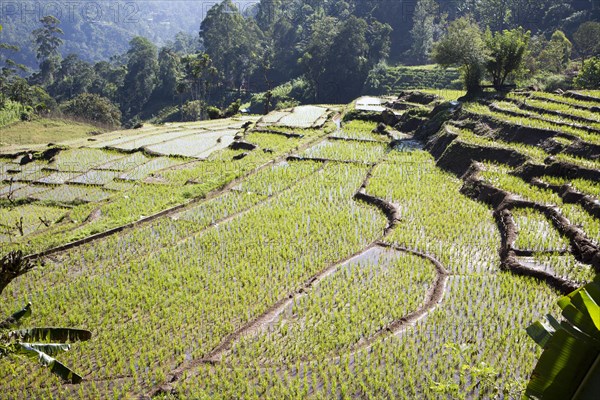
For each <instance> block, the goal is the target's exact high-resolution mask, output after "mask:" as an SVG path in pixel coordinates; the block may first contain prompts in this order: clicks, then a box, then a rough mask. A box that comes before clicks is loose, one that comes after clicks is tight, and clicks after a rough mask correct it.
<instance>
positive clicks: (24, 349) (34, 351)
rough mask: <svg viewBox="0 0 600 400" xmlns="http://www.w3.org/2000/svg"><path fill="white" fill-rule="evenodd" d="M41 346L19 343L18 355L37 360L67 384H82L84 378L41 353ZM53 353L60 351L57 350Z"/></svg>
mask: <svg viewBox="0 0 600 400" xmlns="http://www.w3.org/2000/svg"><path fill="white" fill-rule="evenodd" d="M40 348H41V347H39V345H31V344H28V343H19V344H18V349H17V353H18V354H22V355H25V356H27V357H29V358H37V360H38V362H39V363H40V365H42V366H44V367H47V368H50V371H51V372H52V373H53V374H55V375H57V376H58V377H60V378H61V379H62V380H63V381H65V382H67V383H80V382H81V381H82V380H83V378H82V377H81V376H80V375H78V374H77V373H75V372H73V371H72V370H71V369H70V368H69V367H67V366H66V365H64V364H62V363H61V362H60V361H58V360H56V359H54V358H53V357H51V356H49V355H48V354H46V353H44V352H43V351H40V350H39V349H40ZM53 351H60V350H57V349H56V348H55V349H53Z"/></svg>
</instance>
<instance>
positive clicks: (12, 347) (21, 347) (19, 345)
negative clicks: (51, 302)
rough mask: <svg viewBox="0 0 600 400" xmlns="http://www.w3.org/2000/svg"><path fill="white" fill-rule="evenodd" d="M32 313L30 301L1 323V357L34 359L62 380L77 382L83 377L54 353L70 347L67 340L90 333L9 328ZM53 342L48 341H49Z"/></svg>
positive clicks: (79, 330) (89, 334) (65, 329)
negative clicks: (57, 358)
mask: <svg viewBox="0 0 600 400" xmlns="http://www.w3.org/2000/svg"><path fill="white" fill-rule="evenodd" d="M29 316H31V303H28V304H27V306H25V308H23V309H22V310H19V311H17V312H16V313H14V314H13V315H11V316H10V317H8V318H7V319H6V320H5V321H4V322H2V323H0V358H2V357H6V356H9V355H16V356H25V357H27V358H32V359H37V360H38V362H39V363H40V365H42V366H44V367H47V368H50V371H51V372H52V373H53V374H55V375H57V376H58V377H60V378H61V379H62V380H63V381H64V382H65V383H80V382H81V381H82V380H83V378H82V377H81V376H80V375H78V374H77V373H75V372H74V371H72V370H71V369H70V368H69V367H67V366H66V365H64V364H62V363H61V362H60V361H58V360H56V359H55V358H54V356H56V355H57V354H60V353H62V352H65V351H69V350H70V349H71V345H70V344H68V343H66V342H70V341H86V340H90V339H91V337H92V333H91V332H90V331H86V330H83V329H72V328H30V329H19V330H11V329H12V328H15V327H17V326H18V325H19V324H20V322H21V320H22V319H23V318H26V317H29ZM51 341H52V342H56V343H48V342H51Z"/></svg>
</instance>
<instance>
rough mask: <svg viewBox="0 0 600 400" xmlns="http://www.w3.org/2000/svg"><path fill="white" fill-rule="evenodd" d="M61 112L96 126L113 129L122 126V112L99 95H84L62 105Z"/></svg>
mask: <svg viewBox="0 0 600 400" xmlns="http://www.w3.org/2000/svg"><path fill="white" fill-rule="evenodd" d="M61 110H62V111H63V112H64V113H65V114H66V115H69V116H72V117H77V118H83V119H84V120H86V121H89V122H93V123H95V124H101V125H105V126H109V127H111V128H115V127H119V126H121V111H119V109H118V108H117V106H115V105H114V104H113V103H111V101H110V100H109V99H107V98H105V97H100V96H98V95H97V94H90V93H82V94H80V95H78V96H77V97H75V98H74V99H73V100H70V101H68V102H66V103H64V104H63V105H61Z"/></svg>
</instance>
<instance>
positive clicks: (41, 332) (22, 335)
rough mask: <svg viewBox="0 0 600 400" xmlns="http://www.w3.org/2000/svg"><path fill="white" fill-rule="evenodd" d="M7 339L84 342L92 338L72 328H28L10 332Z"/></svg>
mask: <svg viewBox="0 0 600 400" xmlns="http://www.w3.org/2000/svg"><path fill="white" fill-rule="evenodd" d="M8 337H9V339H16V340H18V341H20V342H44V341H46V342H58V343H63V342H84V341H86V340H90V339H91V338H92V332H90V331H88V330H85V329H74V328H30V329H20V330H17V331H12V332H10V333H9V334H8Z"/></svg>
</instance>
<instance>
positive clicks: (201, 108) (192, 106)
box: [181, 100, 206, 121]
mask: <svg viewBox="0 0 600 400" xmlns="http://www.w3.org/2000/svg"><path fill="white" fill-rule="evenodd" d="M205 108H206V104H205V103H204V102H203V101H202V100H192V101H188V102H186V103H185V104H184V105H183V106H181V119H182V120H183V121H199V120H202V119H204V115H205Z"/></svg>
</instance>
